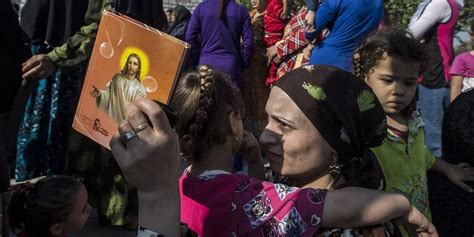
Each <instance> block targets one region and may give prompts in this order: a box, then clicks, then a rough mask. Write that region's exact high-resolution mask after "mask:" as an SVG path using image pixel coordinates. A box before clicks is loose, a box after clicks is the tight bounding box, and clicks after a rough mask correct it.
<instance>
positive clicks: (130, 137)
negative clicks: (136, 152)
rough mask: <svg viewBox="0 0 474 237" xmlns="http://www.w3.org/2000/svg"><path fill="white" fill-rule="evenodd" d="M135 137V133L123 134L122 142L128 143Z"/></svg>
mask: <svg viewBox="0 0 474 237" xmlns="http://www.w3.org/2000/svg"><path fill="white" fill-rule="evenodd" d="M136 136H137V133H136V132H135V131H129V132H127V133H125V135H123V136H122V141H123V142H128V141H130V140H132V139H133V138H135V137H136Z"/></svg>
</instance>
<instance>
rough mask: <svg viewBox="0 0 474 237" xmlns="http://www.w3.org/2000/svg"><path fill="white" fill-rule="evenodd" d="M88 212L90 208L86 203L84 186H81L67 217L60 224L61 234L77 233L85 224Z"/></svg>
mask: <svg viewBox="0 0 474 237" xmlns="http://www.w3.org/2000/svg"><path fill="white" fill-rule="evenodd" d="M90 211H91V207H90V205H89V204H88V203H87V190H86V188H85V187H84V185H81V188H80V190H79V192H78V193H77V195H76V200H75V201H74V204H73V206H72V208H71V211H70V213H69V215H68V216H67V218H66V220H64V221H63V222H62V223H61V227H62V229H63V232H65V233H73V232H77V231H79V230H80V229H81V228H82V227H83V226H84V224H85V223H86V221H87V219H88V217H89V213H90Z"/></svg>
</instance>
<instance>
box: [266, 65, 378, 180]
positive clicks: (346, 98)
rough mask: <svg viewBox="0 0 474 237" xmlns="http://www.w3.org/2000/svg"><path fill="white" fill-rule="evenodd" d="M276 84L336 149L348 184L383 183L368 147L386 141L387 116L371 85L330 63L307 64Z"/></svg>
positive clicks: (374, 158)
mask: <svg viewBox="0 0 474 237" xmlns="http://www.w3.org/2000/svg"><path fill="white" fill-rule="evenodd" d="M275 86H277V87H279V88H281V89H282V90H283V91H285V92H286V93H287V94H288V96H289V97H290V98H291V99H292V100H293V101H294V102H295V104H296V105H297V106H298V107H299V108H300V109H301V111H303V113H304V114H305V115H306V117H307V118H308V119H309V120H310V121H311V123H312V124H313V125H314V127H315V128H316V129H318V131H319V132H320V133H321V135H322V136H323V137H324V139H326V141H327V142H328V143H329V145H331V147H332V148H333V149H334V150H335V151H336V152H337V153H338V156H339V163H341V164H342V165H343V167H342V172H343V174H344V176H345V178H346V180H347V183H346V184H348V185H350V186H363V187H369V188H381V185H382V184H383V175H382V171H381V169H380V166H379V165H378V162H377V160H376V157H375V155H374V154H373V153H372V152H371V151H370V149H369V148H370V147H376V146H379V145H381V144H382V142H383V140H384V138H385V136H386V118H385V113H384V110H383V107H382V105H381V104H380V102H379V101H378V100H377V97H376V96H375V94H374V93H373V92H372V90H371V89H370V87H368V86H367V85H366V84H365V83H364V82H363V81H362V80H360V79H358V78H356V77H355V76H354V75H352V74H351V73H349V72H346V71H343V70H340V69H338V68H335V67H330V66H303V67H302V68H299V69H296V70H294V71H291V72H289V73H287V74H286V75H285V76H283V77H282V78H281V79H280V80H279V81H278V82H277V83H276V85H275ZM381 182H382V184H381ZM345 186H347V185H345ZM382 186H383V185H382Z"/></svg>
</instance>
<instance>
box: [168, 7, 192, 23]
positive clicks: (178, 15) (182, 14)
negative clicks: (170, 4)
mask: <svg viewBox="0 0 474 237" xmlns="http://www.w3.org/2000/svg"><path fill="white" fill-rule="evenodd" d="M172 14H174V22H173V25H172V26H175V25H177V24H179V23H181V22H183V21H189V19H190V18H191V12H190V11H189V10H188V9H187V8H186V7H185V6H182V5H177V6H176V7H175V8H173V11H172Z"/></svg>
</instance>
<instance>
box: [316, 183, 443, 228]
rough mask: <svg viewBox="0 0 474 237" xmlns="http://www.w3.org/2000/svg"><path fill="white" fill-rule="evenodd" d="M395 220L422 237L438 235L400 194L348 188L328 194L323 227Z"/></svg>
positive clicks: (325, 202) (350, 226)
mask: <svg viewBox="0 0 474 237" xmlns="http://www.w3.org/2000/svg"><path fill="white" fill-rule="evenodd" d="M390 220H394V221H395V222H396V224H407V225H409V226H410V227H411V228H413V229H414V230H413V231H415V232H417V233H418V235H421V236H438V235H437V232H436V228H435V227H434V226H433V225H432V224H431V223H430V222H429V221H428V220H427V219H426V218H425V217H424V216H423V214H421V213H420V211H419V210H418V209H416V208H415V207H413V206H411V205H410V201H408V199H407V198H406V197H405V196H403V195H401V194H396V193H388V192H381V191H376V190H370V189H364V188H357V187H348V188H342V189H338V190H334V191H329V192H327V195H326V199H325V201H324V209H323V218H322V222H321V226H322V227H338V228H354V227H361V226H370V225H375V224H381V223H384V222H387V221H390Z"/></svg>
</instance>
